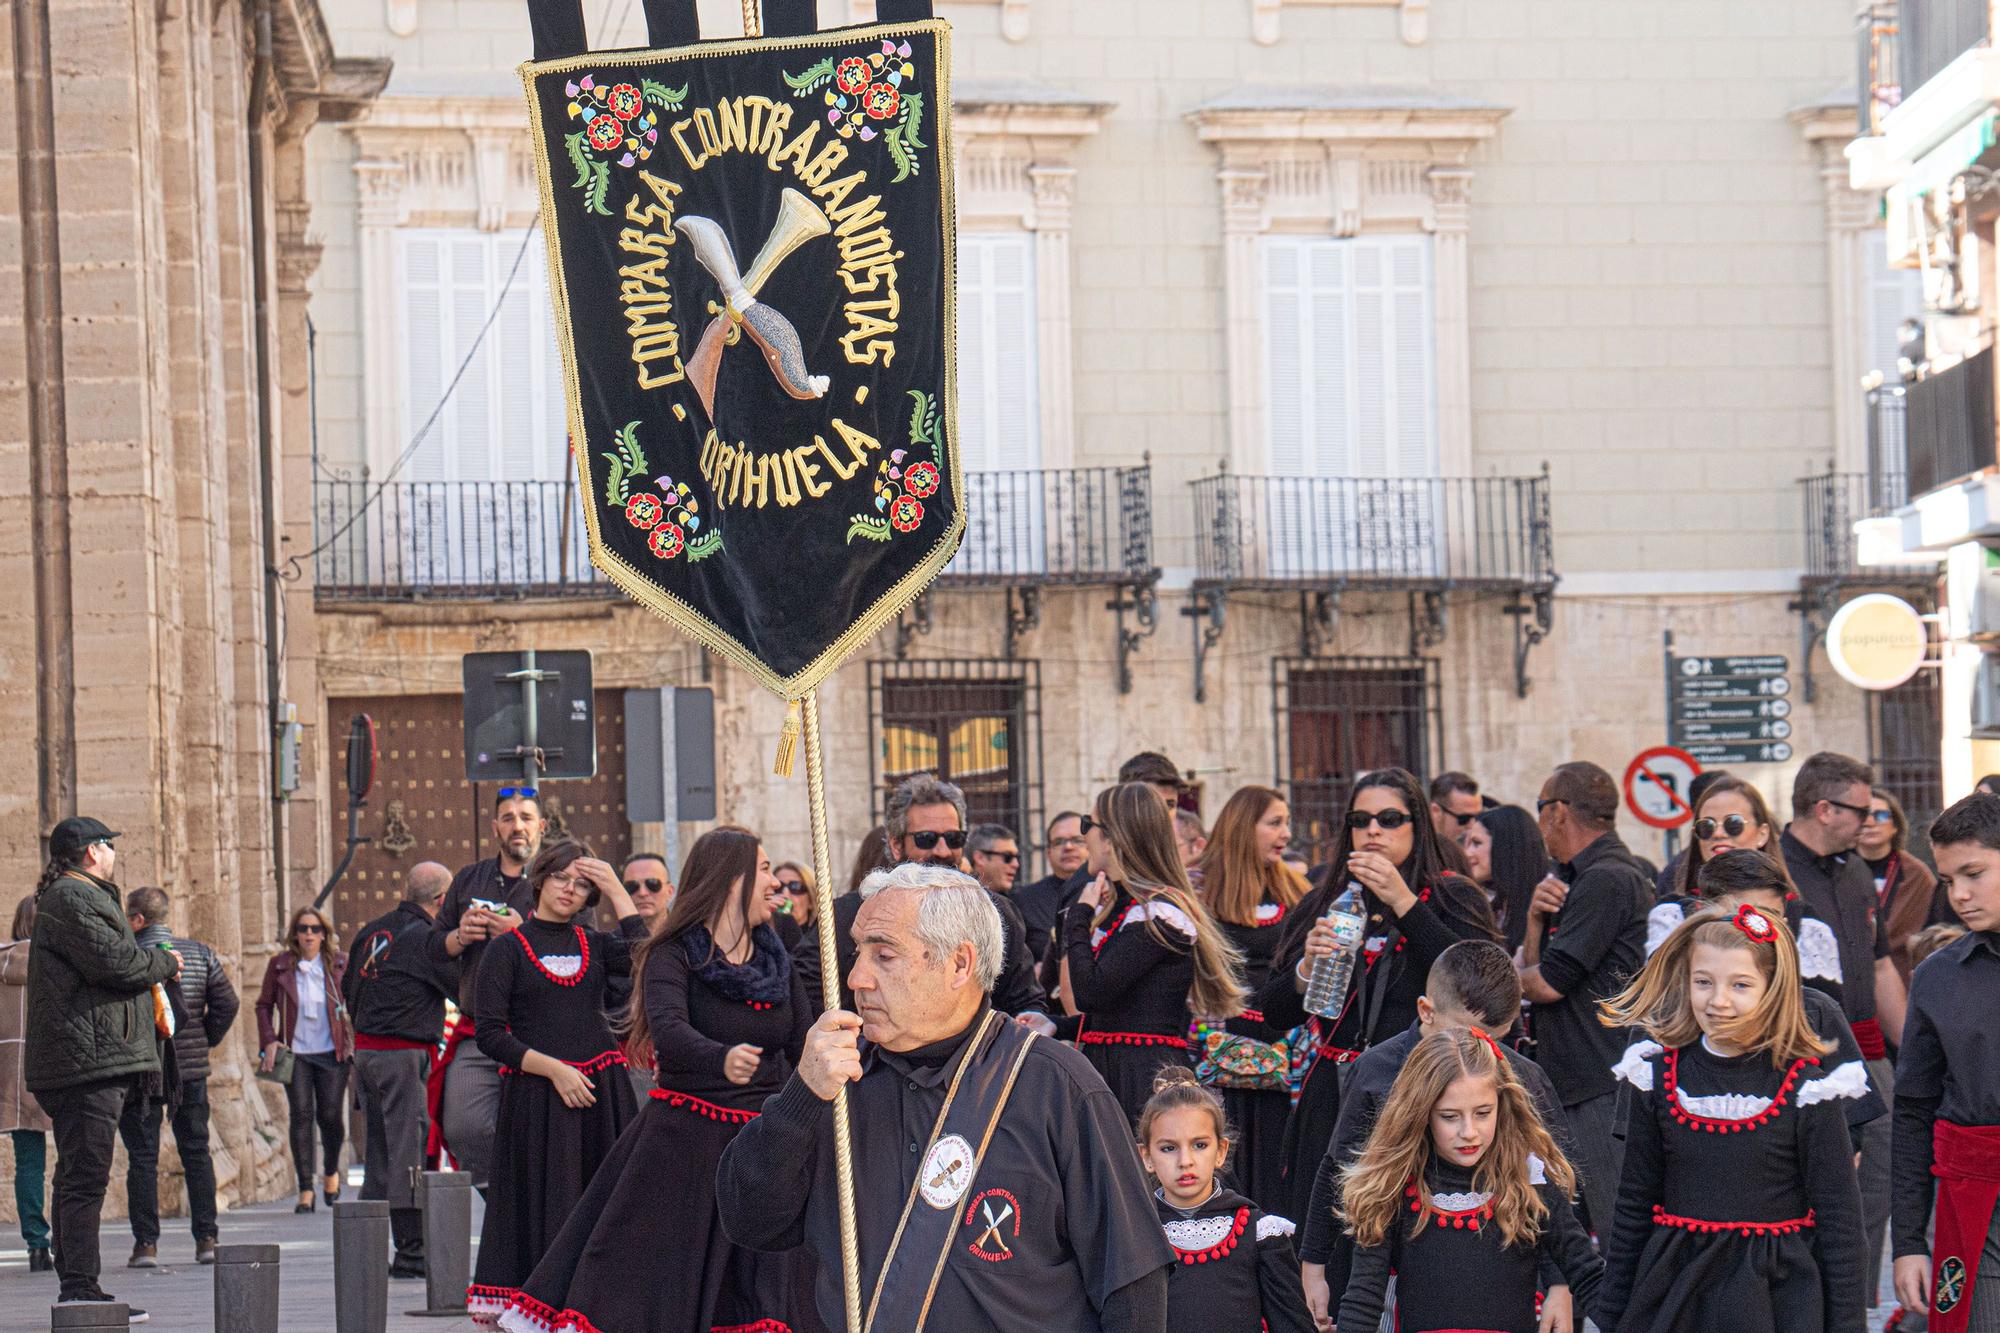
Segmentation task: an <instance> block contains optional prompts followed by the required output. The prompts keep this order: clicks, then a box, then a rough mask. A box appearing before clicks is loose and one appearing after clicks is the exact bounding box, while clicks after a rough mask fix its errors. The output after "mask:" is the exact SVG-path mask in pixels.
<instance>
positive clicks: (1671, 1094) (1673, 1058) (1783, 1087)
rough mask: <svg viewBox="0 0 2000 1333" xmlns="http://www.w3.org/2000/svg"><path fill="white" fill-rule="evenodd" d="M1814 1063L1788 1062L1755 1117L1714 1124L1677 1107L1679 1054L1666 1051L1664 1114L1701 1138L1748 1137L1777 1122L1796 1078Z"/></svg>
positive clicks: (1795, 1084) (1678, 1105)
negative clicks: (1773, 1092)
mask: <svg viewBox="0 0 2000 1333" xmlns="http://www.w3.org/2000/svg"><path fill="white" fill-rule="evenodd" d="M1818 1063H1819V1061H1818V1060H1816V1059H1812V1058H1810V1057H1808V1058H1807V1059H1804V1060H1794V1061H1792V1067H1791V1068H1790V1069H1788V1070H1786V1071H1785V1081H1784V1082H1783V1083H1781V1084H1779V1085H1778V1095H1777V1096H1775V1097H1773V1098H1771V1104H1770V1105H1769V1106H1767V1107H1765V1108H1764V1109H1763V1110H1762V1111H1759V1112H1758V1113H1757V1114H1756V1115H1753V1116H1751V1117H1749V1118H1748V1119H1745V1120H1716V1119H1714V1118H1712V1117H1710V1116H1702V1115H1696V1114H1694V1112H1692V1111H1690V1110H1688V1109H1687V1108H1686V1107H1684V1106H1682V1105H1681V1100H1680V1098H1679V1097H1678V1096H1677V1095H1676V1089H1677V1088H1678V1087H1679V1086H1680V1064H1681V1053H1680V1052H1679V1051H1668V1052H1667V1054H1666V1059H1665V1060H1664V1061H1662V1067H1663V1068H1664V1070H1665V1080H1664V1082H1665V1088H1666V1098H1667V1114H1668V1115H1671V1116H1672V1117H1673V1118H1674V1119H1675V1120H1676V1121H1678V1122H1680V1123H1681V1124H1683V1125H1686V1126H1687V1127H1688V1128H1689V1129H1698V1130H1701V1131H1702V1132H1703V1133H1705V1134H1748V1133H1751V1132H1753V1131H1755V1130H1759V1129H1762V1128H1763V1127H1764V1126H1765V1125H1767V1124H1769V1123H1770V1122H1771V1121H1773V1120H1776V1119H1777V1118H1778V1113H1779V1112H1781V1111H1783V1110H1784V1109H1785V1103H1786V1102H1787V1101H1788V1100H1790V1098H1791V1095H1792V1089H1793V1088H1794V1087H1796V1086H1798V1081H1799V1075H1800V1074H1801V1073H1802V1072H1803V1071H1804V1070H1805V1067H1806V1066H1807V1065H1816V1064H1818Z"/></svg>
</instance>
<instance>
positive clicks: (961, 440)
mask: <svg viewBox="0 0 2000 1333" xmlns="http://www.w3.org/2000/svg"><path fill="white" fill-rule="evenodd" d="M991 270H992V254H991V251H990V249H989V248H988V246H987V245H986V238H985V237H984V236H981V235H978V234H976V233H961V234H960V235H959V238H958V456H959V459H960V461H961V464H962V465H963V466H964V468H965V469H966V470H967V471H968V472H985V471H990V470H991V469H992V466H993V464H992V462H991V460H990V454H991V450H992V448H993V404H992V401H991V398H992V392H993V377H992V375H991V374H990V373H989V371H988V369H987V360H988V357H989V349H990V348H991V346H992V341H993V330H992V319H993V313H992V312H993V301H992V296H991V293H992V279H991V276H990V275H991Z"/></svg>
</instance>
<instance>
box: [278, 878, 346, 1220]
mask: <svg viewBox="0 0 2000 1333" xmlns="http://www.w3.org/2000/svg"><path fill="white" fill-rule="evenodd" d="M346 971H347V955H346V954H343V953H341V952H340V950H339V948H338V946H337V941H336V940H335V938H334V934H333V925H332V923H331V922H330V921H329V920H328V919H327V918H326V916H325V915H323V914H322V913H321V912H320V911H319V909H318V908H315V907H301V908H299V909H298V911H296V912H293V913H292V920H291V923H290V924H289V925H288V926H286V927H285V948H284V951H283V952H282V953H279V954H277V955H275V956H274V957H273V958H272V959H271V961H270V962H269V963H268V964H266V965H265V967H264V984H263V986H262V987H261V988H260V989H259V990H258V992H257V1041H258V1044H259V1045H260V1046H261V1047H262V1048H263V1052H264V1054H263V1059H262V1065H263V1067H264V1068H265V1069H266V1070H270V1069H271V1068H273V1067H274V1066H275V1065H276V1063H277V1059H278V1048H279V1047H280V1046H285V1047H289V1048H290V1049H291V1052H292V1081H291V1082H290V1083H287V1084H286V1085H285V1102H286V1104H287V1105H288V1106H289V1107H290V1109H291V1143H292V1169H293V1170H294V1171H295V1172H297V1173H298V1178H299V1202H298V1206H297V1207H295V1208H293V1209H292V1211H293V1212H295V1213H310V1212H313V1211H315V1210H316V1209H317V1208H318V1207H319V1201H318V1200H317V1199H315V1198H314V1197H313V1180H312V1170H313V1128H314V1126H315V1125H317V1126H318V1128H319V1142H320V1152H321V1159H320V1165H321V1169H322V1170H323V1171H324V1172H325V1178H324V1180H323V1182H322V1185H323V1188H324V1193H325V1198H326V1202H327V1205H328V1206H329V1207H331V1206H332V1205H333V1203H334V1202H335V1201H336V1200H338V1199H339V1198H340V1145H341V1142H342V1140H343V1139H344V1138H345V1137H346V1135H345V1130H344V1122H343V1120H342V1119H341V1113H342V1112H343V1111H344V1110H345V1109H346V1102H347V1071H348V1069H349V1067H350V1062H351V1061H352V1060H353V1059H354V1033H353V1030H352V1029H351V1028H350V1027H349V1025H348V1021H347V1005H346V1004H345V1002H343V1001H342V1000H341V998H340V995H341V991H340V983H341V979H342V977H343V976H344V975H345V974H346Z"/></svg>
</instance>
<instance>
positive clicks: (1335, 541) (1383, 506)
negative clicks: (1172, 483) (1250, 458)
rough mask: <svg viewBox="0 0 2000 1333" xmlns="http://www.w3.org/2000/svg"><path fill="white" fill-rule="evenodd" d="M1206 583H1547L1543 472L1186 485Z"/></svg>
mask: <svg viewBox="0 0 2000 1333" xmlns="http://www.w3.org/2000/svg"><path fill="white" fill-rule="evenodd" d="M1191 489H1192V494H1193V498H1194V509H1195V541H1196V546H1197V550H1196V565H1197V570H1198V577H1199V578H1200V579H1201V580H1203V581H1204V582H1210V583H1221V584H1233V585H1239V586H1243V585H1248V586H1258V585H1263V586H1269V587H1285V586H1296V585H1321V584H1346V583H1352V584H1377V585H1382V586H1393V587H1411V588H1414V587H1432V586H1469V585H1480V584H1485V585H1496V586H1507V587H1531V586H1546V585H1551V584H1553V583H1554V582H1555V578H1556V573H1555V555H1554V540H1553V537H1552V533H1551V528H1550V524H1549V479H1548V475H1547V473H1546V472H1544V473H1543V474H1542V475H1541V476H1536V477H1391V478H1368V477H1245V476H1235V475H1232V474H1229V473H1224V474H1222V475H1220V476H1214V477H1204V478H1201V479H1200V480H1198V481H1195V482H1193V483H1191Z"/></svg>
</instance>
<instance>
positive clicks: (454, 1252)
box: [407, 1171, 472, 1318]
mask: <svg viewBox="0 0 2000 1333" xmlns="http://www.w3.org/2000/svg"><path fill="white" fill-rule="evenodd" d="M417 1204H418V1206H419V1207H421V1208H422V1209H423V1210H424V1301H425V1305H424V1308H423V1309H421V1310H410V1311H407V1313H409V1314H413V1315H433V1316H437V1317H439V1318H443V1317H446V1316H451V1317H458V1318H462V1317H463V1316H464V1314H465V1289H466V1287H467V1286H468V1285H470V1284H471V1282H472V1173H471V1172H470V1171H426V1172H424V1173H423V1175H422V1176H421V1177H420V1178H419V1179H418V1181H417Z"/></svg>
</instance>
